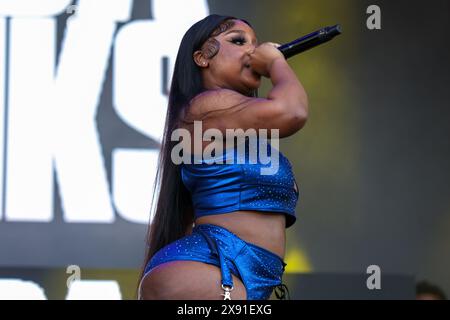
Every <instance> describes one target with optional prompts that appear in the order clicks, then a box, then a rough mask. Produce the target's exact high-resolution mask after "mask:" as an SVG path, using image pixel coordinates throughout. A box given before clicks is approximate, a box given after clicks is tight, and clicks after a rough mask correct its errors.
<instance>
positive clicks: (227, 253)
mask: <svg viewBox="0 0 450 320" xmlns="http://www.w3.org/2000/svg"><path fill="white" fill-rule="evenodd" d="M176 260H191V261H200V262H204V263H208V264H212V265H215V266H217V267H219V268H220V270H221V275H222V289H223V290H224V291H225V292H224V293H223V294H222V295H223V296H224V297H225V298H226V297H227V295H228V293H227V291H229V292H230V294H231V297H232V292H231V291H230V289H231V290H232V287H233V280H232V277H231V274H234V275H235V276H236V277H238V278H239V279H240V280H241V281H242V283H243V284H244V286H245V288H246V291H247V299H249V300H265V299H269V298H270V296H271V294H272V291H273V290H274V289H280V290H281V294H279V293H278V292H275V293H276V296H277V298H279V299H283V298H285V297H286V291H285V290H286V289H287V287H286V286H285V285H284V284H282V275H283V272H284V269H285V266H286V263H285V262H284V261H283V260H282V259H281V257H279V256H277V255H276V254H274V253H272V252H270V251H268V250H266V249H264V248H261V247H259V246H256V245H254V244H251V243H248V242H246V241H244V240H242V239H241V238H239V237H238V236H237V235H235V234H234V233H232V232H230V231H229V230H227V229H225V228H223V227H219V226H216V225H212V224H201V225H196V226H195V227H194V228H193V231H192V234H190V235H188V236H185V237H183V238H181V239H179V240H177V241H174V242H172V243H170V244H169V245H167V246H165V247H164V248H162V249H161V250H159V251H158V252H157V253H156V254H155V255H154V256H153V257H152V259H151V260H150V261H149V263H148V264H147V266H146V268H145V272H144V273H145V274H147V273H148V272H150V271H151V270H152V269H153V268H155V267H157V266H158V265H160V264H162V263H165V262H170V261H176Z"/></svg>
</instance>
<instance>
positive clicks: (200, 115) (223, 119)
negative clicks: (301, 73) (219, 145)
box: [190, 44, 308, 137]
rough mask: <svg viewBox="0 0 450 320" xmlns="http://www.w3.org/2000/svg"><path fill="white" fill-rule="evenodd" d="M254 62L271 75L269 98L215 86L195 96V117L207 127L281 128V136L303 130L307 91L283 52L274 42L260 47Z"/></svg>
mask: <svg viewBox="0 0 450 320" xmlns="http://www.w3.org/2000/svg"><path fill="white" fill-rule="evenodd" d="M258 48H259V49H257V50H256V51H255V54H253V55H252V61H251V65H252V68H253V69H254V70H256V71H257V72H258V73H260V74H262V75H264V76H266V77H270V79H271V81H272V85H273V87H272V89H271V90H270V92H269V94H268V96H267V98H250V97H247V96H244V95H242V94H240V93H238V92H236V91H233V90H229V89H219V90H211V91H207V92H205V93H202V94H200V95H199V96H197V97H196V98H195V99H193V101H192V103H191V107H190V115H191V116H192V117H191V120H192V119H195V120H203V129H204V130H206V129H208V128H217V129H219V130H221V131H222V132H224V133H225V130H226V129H238V128H241V129H243V130H246V129H249V128H253V129H256V130H258V129H268V130H270V129H279V130H280V132H279V134H280V137H286V136H290V135H292V134H294V133H295V132H297V131H298V130H300V129H301V128H302V127H303V126H304V124H305V122H306V119H307V116H308V98H307V95H306V92H305V90H304V88H303V86H302V85H301V83H300V81H299V80H298V79H297V76H296V75H295V73H294V71H293V70H292V69H291V68H290V66H289V65H288V63H287V62H286V60H285V59H284V57H283V56H282V55H281V53H280V52H279V51H278V50H277V49H276V48H275V47H273V45H270V44H263V45H261V46H260V47H258Z"/></svg>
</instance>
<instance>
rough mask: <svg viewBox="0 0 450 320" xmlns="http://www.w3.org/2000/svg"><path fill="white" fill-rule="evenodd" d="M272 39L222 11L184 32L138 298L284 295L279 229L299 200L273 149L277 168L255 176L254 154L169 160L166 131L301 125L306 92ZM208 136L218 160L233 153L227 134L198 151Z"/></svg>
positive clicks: (285, 131)
mask: <svg viewBox="0 0 450 320" xmlns="http://www.w3.org/2000/svg"><path fill="white" fill-rule="evenodd" d="M276 47H277V45H276V44H274V43H269V42H268V43H262V44H258V42H257V39H256V36H255V32H254V30H253V29H252V27H251V26H250V25H249V23H248V22H246V21H244V20H240V19H236V18H234V17H227V16H219V15H210V16H208V17H206V18H204V19H203V20H200V21H198V22H197V23H195V24H194V25H193V26H192V27H191V28H190V29H189V30H188V31H187V32H186V34H185V35H184V37H183V39H182V41H181V44H180V48H179V51H178V56H177V59H176V62H175V69H174V73H173V77H172V84H171V89H170V94H169V105H168V110H167V118H166V126H165V132H164V137H163V142H162V147H161V153H160V158H159V164H158V174H157V180H156V181H157V183H156V189H157V193H156V205H155V206H154V208H155V214H154V217H153V220H152V223H151V224H150V226H149V232H148V247H147V253H146V260H145V264H144V268H143V271H142V275H141V279H140V285H139V289H138V295H139V298H140V299H158V300H163V299H171V300H172V299H177V300H178V299H180V300H185V299H196V300H208V299H233V300H234V299H236V300H244V299H258V300H261V299H269V298H270V296H271V294H272V292H273V290H274V289H279V290H278V291H280V293H278V291H277V290H276V291H275V293H276V295H277V297H278V298H279V299H282V298H283V297H284V298H285V297H286V296H287V295H286V286H285V285H284V284H283V283H282V275H283V272H284V270H285V266H286V263H285V262H284V260H283V259H284V255H285V241H286V233H285V232H286V230H285V229H286V228H288V227H290V226H291V225H292V224H293V223H294V222H295V219H296V218H295V206H296V203H297V199H298V190H297V185H296V182H295V178H294V175H293V172H292V168H291V165H290V163H289V162H288V160H287V159H286V158H285V157H284V156H283V155H282V154H281V153H279V167H278V170H276V172H274V174H266V175H261V170H260V169H261V168H262V167H264V164H262V163H261V162H260V161H256V162H254V163H247V162H245V163H238V164H236V163H235V162H233V163H231V164H230V163H225V161H224V162H223V163H207V162H205V161H202V162H200V163H195V162H194V163H191V164H186V163H181V164H176V163H174V161H173V159H172V157H171V155H172V156H173V154H172V149H173V147H174V146H175V145H176V144H177V142H176V141H172V140H173V139H172V133H173V132H174V130H176V129H180V128H182V129H185V130H188V131H189V132H190V133H191V137H195V135H194V127H195V126H194V122H197V121H201V123H202V130H203V132H204V131H206V130H208V129H213V128H214V129H217V130H218V131H219V132H221V133H223V136H224V137H226V133H227V129H231V130H233V131H234V130H237V129H242V130H243V131H246V130H248V129H254V130H256V132H259V131H260V130H261V129H266V130H267V132H271V130H272V132H273V130H274V129H277V130H278V134H279V137H280V138H283V137H287V136H290V135H292V134H294V133H296V132H297V131H299V130H300V129H301V128H302V127H303V125H304V124H305V122H306V119H307V114H308V101H307V95H306V93H305V90H304V88H303V86H302V85H301V83H300V82H299V80H298V79H297V77H296V75H295V74H294V72H293V70H292V69H291V68H290V67H289V65H288V64H287V62H286V60H285V58H284V57H283V55H282V54H281V52H280V51H279V50H278V49H276ZM261 76H264V77H268V78H270V80H271V82H272V86H273V87H272V89H271V90H270V92H269V93H268V96H267V98H258V97H257V96H256V92H257V89H258V88H259V86H260V83H261ZM245 141H246V144H247V142H248V139H246V140H245ZM183 143H188V144H189V150H193V149H195V148H193V147H192V146H191V142H190V141H189V142H187V140H186V141H184V139H183ZM211 143H215V144H218V143H219V144H223V150H224V152H223V155H220V154H219V155H218V158H221V159H222V160H226V159H227V157H228V155H230V151H232V152H231V154H233V155H234V149H230V148H226V146H225V138H224V139H223V141H215V140H214V141H213V142H209V141H207V142H205V141H202V142H201V144H200V145H201V146H202V147H201V148H203V149H202V150H201V151H204V150H205V148H206V147H207V146H208V145H209V144H211ZM192 145H194V139H192ZM268 146H269V147H268V148H269V149H270V150H272V151H273V149H271V148H274V147H272V146H271V145H270V144H269V145H268ZM191 147H192V148H191ZM219 150H220V149H219ZM245 150H247V148H245ZM270 150H266V151H267V152H269V153H270V152H271V151H270ZM246 152H247V151H246ZM194 153H195V152H194ZM194 153H193V154H191V155H190V156H193V155H194ZM245 156H246V157H247V158H248V154H247V155H245ZM215 160H217V158H216V159H215Z"/></svg>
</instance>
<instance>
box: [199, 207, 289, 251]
mask: <svg viewBox="0 0 450 320" xmlns="http://www.w3.org/2000/svg"><path fill="white" fill-rule="evenodd" d="M195 224H196V225H200V224H214V225H218V226H220V227H223V228H225V229H228V230H229V231H231V232H233V233H234V234H236V235H237V236H238V237H240V238H241V239H243V240H244V241H246V242H249V243H252V244H255V245H257V246H260V247H262V248H264V249H266V250H269V251H271V252H273V253H274V254H276V255H278V256H279V257H281V258H282V259H284V255H285V246H286V217H285V215H284V214H280V213H269V212H258V211H234V212H230V213H227V214H214V215H206V216H201V217H198V218H197V219H196V220H195Z"/></svg>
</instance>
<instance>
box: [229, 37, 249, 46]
mask: <svg viewBox="0 0 450 320" xmlns="http://www.w3.org/2000/svg"><path fill="white" fill-rule="evenodd" d="M230 42H232V43H234V44H236V45H238V46H243V45H244V44H246V43H247V41H246V40H245V38H244V37H236V38H233V39H231V41H230Z"/></svg>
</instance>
